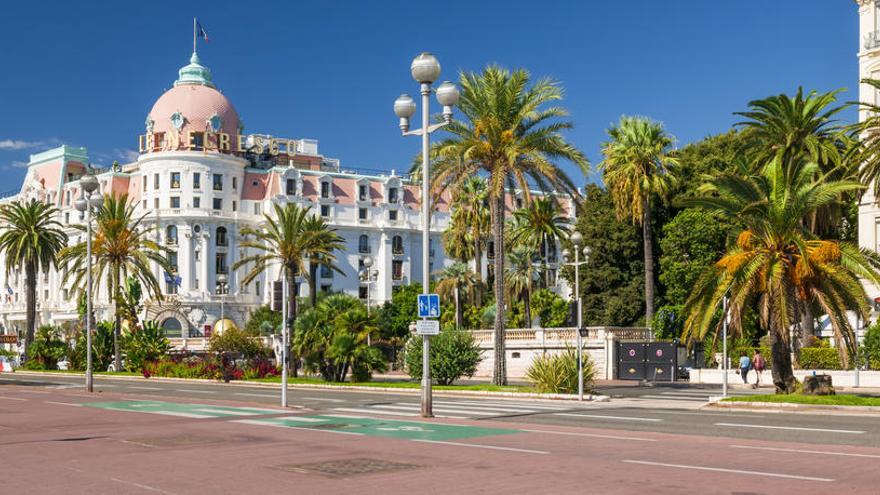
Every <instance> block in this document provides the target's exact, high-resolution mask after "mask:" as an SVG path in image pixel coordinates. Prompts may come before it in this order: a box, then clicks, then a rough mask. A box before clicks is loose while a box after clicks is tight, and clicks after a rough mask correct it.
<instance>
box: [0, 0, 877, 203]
mask: <svg viewBox="0 0 880 495" xmlns="http://www.w3.org/2000/svg"><path fill="white" fill-rule="evenodd" d="M193 16H198V17H199V20H200V22H201V23H202V24H203V25H204V26H205V28H206V29H207V31H208V33H209V35H210V38H211V42H210V43H209V44H207V45H204V44H202V45H200V46H201V47H200V49H199V55H200V57H201V59H202V63H203V64H205V65H206V66H208V67H209V68H211V70H212V71H213V73H214V81H215V83H216V84H217V85H218V87H219V88H220V89H221V90H222V91H223V92H224V93H225V94H226V95H227V96H228V97H229V98H230V99H231V101H232V102H233V104H234V105H235V106H236V108H237V110H238V112H239V114H240V115H241V116H242V118H243V120H244V121H245V123H246V125H247V130H248V132H260V133H271V134H273V135H276V136H283V137H291V138H302V137H307V138H314V139H318V140H319V141H320V149H321V152H322V153H323V154H325V155H327V156H331V157H336V158H340V159H341V160H342V163H343V166H344V167H351V168H374V169H385V170H388V169H392V168H394V169H398V170H402V169H406V168H408V165H409V163H410V162H411V159H412V156H413V155H414V154H415V153H416V152H417V151H418V147H419V144H418V142H417V140H415V139H413V138H407V139H404V138H401V137H400V135H399V130H398V128H397V121H396V118H395V117H394V114H393V113H392V110H391V104H392V102H393V100H394V98H395V97H396V96H397V95H398V94H399V93H401V92H408V93H411V94H415V93H417V91H418V87H417V85H416V83H415V82H413V81H412V79H411V78H410V76H409V63H410V61H411V60H412V58H413V56H415V55H416V54H418V53H419V52H420V51H431V52H433V53H435V54H436V55H437V57H438V58H439V59H440V61H441V63H442V65H443V75H442V78H444V79H454V78H455V77H456V75H457V72H458V71H459V70H467V71H472V70H479V69H481V68H482V67H484V66H485V65H487V64H489V63H499V64H501V65H504V66H507V67H511V68H518V67H524V68H527V69H529V70H530V71H531V72H532V73H533V74H534V75H535V76H552V77H554V78H556V79H558V80H559V81H561V82H562V84H563V86H564V87H565V90H566V100H565V102H564V105H565V106H566V107H567V108H568V109H569V110H570V111H571V118H572V120H573V121H574V122H575V125H576V127H575V129H574V130H572V131H571V132H569V133H568V138H569V139H570V140H571V141H572V142H573V143H575V144H576V145H577V146H579V147H580V148H581V149H583V150H584V151H585V152H586V153H587V155H588V156H589V157H590V158H591V160H592V161H593V162H594V163H597V162H598V160H599V158H600V156H599V146H600V143H601V142H602V140H603V139H604V137H605V129H606V128H607V127H608V125H609V124H610V123H612V122H614V121H616V120H617V119H618V118H619V117H620V115H621V114H642V115H648V116H650V117H652V118H655V119H657V120H661V121H663V122H664V123H665V124H666V126H667V128H668V130H669V131H670V132H671V133H672V134H673V135H675V136H676V138H677V139H678V143H679V145H681V144H685V143H688V142H691V141H694V140H698V139H700V138H702V137H705V136H707V135H709V134H714V133H718V132H723V131H725V130H727V129H728V128H730V126H731V125H732V124H733V123H734V122H736V121H737V118H736V117H735V116H734V115H732V112H735V111H739V110H743V109H744V108H745V106H746V103H747V102H748V101H749V100H752V99H755V98H761V97H764V96H769V95H771V94H777V93H781V92H786V93H793V92H794V91H795V90H796V89H797V86H798V85H802V86H804V87H805V88H806V89H816V90H820V91H827V90H831V89H834V88H840V87H847V88H852V89H853V90H854V89H855V88H856V85H857V79H858V65H857V61H856V52H857V51H858V48H859V43H860V40H859V37H858V15H857V11H856V5H855V3H854V2H852V1H847V0H835V1H829V0H773V1H767V0H736V1H727V2H713V1H709V0H665V1H656V0H652V1H648V0H628V1H574V0H573V1H569V2H561V1H560V2H556V1H544V2H534V1H532V2H520V1H512V0H507V1H501V0H497V1H473V0H470V1H458V0H444V1H443V2H412V1H400V2H398V1H381V2H379V1H376V2H367V1H353V0H352V1H311V2H305V1H297V2H277V3H275V2H271V3H260V2H225V1H220V0H216V1H210V2H179V1H178V2H163V1H154V2H68V1H65V2H57V3H54V4H53V3H51V2H9V3H8V4H7V5H5V6H4V12H3V16H0V46H2V48H3V49H2V53H3V55H2V57H0V74H3V77H0V191H5V190H8V189H14V188H18V187H19V186H20V184H21V180H22V178H23V177H24V173H25V169H24V168H22V164H23V163H26V162H27V157H28V154H30V153H36V152H38V151H42V150H43V149H46V148H48V147H52V146H56V145H58V144H60V143H65V144H70V145H75V146H85V147H87V148H88V150H89V153H90V156H91V158H92V161H93V162H94V163H96V164H101V165H108V164H109V163H110V162H111V161H112V160H113V159H124V158H125V157H126V156H130V154H131V153H132V152H133V150H134V149H135V147H136V145H137V140H136V136H137V135H138V134H140V133H142V132H143V122H144V118H145V116H146V114H147V113H148V112H149V110H150V108H151V106H152V104H153V102H154V101H155V100H156V99H157V98H158V97H159V95H160V94H161V93H162V92H163V91H164V90H165V89H167V88H169V87H170V86H171V84H172V83H173V81H174V79H175V78H176V77H177V69H178V68H180V67H181V66H182V65H185V64H186V63H187V62H188V58H189V55H190V53H191V50H192V18H193ZM855 98H856V95H855V92H854V91H849V92H847V93H844V94H843V95H842V96H841V99H842V100H853V99H855ZM435 109H437V108H436V107H435ZM844 118H846V119H854V118H855V112H853V111H850V112H848V113H846V114H844ZM566 168H567V170H569V171H570V173H571V174H572V176H573V178H575V180H576V181H577V182H578V183H582V182H584V181H585V180H588V178H585V177H583V176H582V175H581V174H580V172H577V171H576V170H575V169H574V168H573V167H571V166H568V165H566Z"/></svg>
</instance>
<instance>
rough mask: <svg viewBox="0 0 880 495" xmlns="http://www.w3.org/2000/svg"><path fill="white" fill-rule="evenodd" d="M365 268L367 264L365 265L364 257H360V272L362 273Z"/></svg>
mask: <svg viewBox="0 0 880 495" xmlns="http://www.w3.org/2000/svg"><path fill="white" fill-rule="evenodd" d="M365 268H366V266H364V259H363V258H360V259H358V273H362V272H363V271H364V269H365Z"/></svg>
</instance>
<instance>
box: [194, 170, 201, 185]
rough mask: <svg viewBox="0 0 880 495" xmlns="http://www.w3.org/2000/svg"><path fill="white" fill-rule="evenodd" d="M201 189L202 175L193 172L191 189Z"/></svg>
mask: <svg viewBox="0 0 880 495" xmlns="http://www.w3.org/2000/svg"><path fill="white" fill-rule="evenodd" d="M201 188H202V174H201V173H199V172H193V189H201Z"/></svg>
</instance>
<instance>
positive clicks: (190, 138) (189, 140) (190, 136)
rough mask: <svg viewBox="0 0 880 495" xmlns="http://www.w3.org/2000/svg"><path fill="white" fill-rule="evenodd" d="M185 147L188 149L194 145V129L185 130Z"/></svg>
mask: <svg viewBox="0 0 880 495" xmlns="http://www.w3.org/2000/svg"><path fill="white" fill-rule="evenodd" d="M186 147H187V148H188V149H193V148H195V147H196V131H186Z"/></svg>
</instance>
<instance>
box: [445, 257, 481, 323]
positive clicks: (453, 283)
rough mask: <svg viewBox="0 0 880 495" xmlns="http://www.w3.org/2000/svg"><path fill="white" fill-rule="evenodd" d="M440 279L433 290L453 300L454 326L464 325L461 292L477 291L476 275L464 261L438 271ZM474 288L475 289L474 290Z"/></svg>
mask: <svg viewBox="0 0 880 495" xmlns="http://www.w3.org/2000/svg"><path fill="white" fill-rule="evenodd" d="M439 275H440V280H439V281H438V282H437V286H436V287H435V290H436V291H437V294H439V295H440V297H442V298H444V299H446V300H449V299H452V300H453V301H455V327H456V328H457V329H461V328H462V327H463V326H464V308H463V307H462V304H461V298H462V295H463V294H462V293H465V294H471V293H475V292H477V290H478V289H477V284H478V282H477V277H476V275H475V274H474V272H472V271H471V270H470V268H468V266H467V265H466V264H465V263H461V262H456V263H453V264H451V265H449V266H447V267H446V268H444V269H443V270H441V271H440V272H439ZM475 289H476V290H475Z"/></svg>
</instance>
